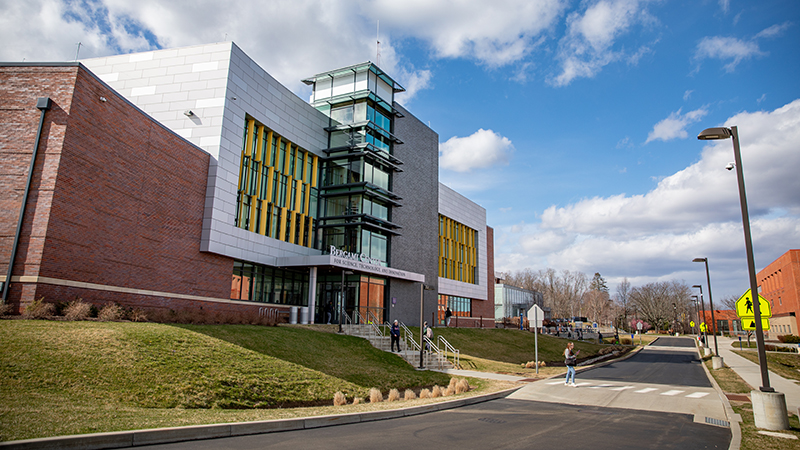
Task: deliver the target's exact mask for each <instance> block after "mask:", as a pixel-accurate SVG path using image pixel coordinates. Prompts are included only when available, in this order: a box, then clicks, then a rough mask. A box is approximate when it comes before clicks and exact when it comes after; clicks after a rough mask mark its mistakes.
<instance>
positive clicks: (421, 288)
mask: <svg viewBox="0 0 800 450" xmlns="http://www.w3.org/2000/svg"><path fill="white" fill-rule="evenodd" d="M432 290H433V287H431V286H425V283H420V284H419V369H424V368H425V364H424V363H423V358H424V357H425V350H424V349H425V342H424V340H425V335H424V330H423V329H422V324H423V323H424V322H425V316H424V313H423V306H424V303H423V299H424V297H425V296H424V295H423V294H424V293H425V291H432ZM431 325H433V324H431Z"/></svg>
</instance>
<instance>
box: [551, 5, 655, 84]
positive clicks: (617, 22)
mask: <svg viewBox="0 0 800 450" xmlns="http://www.w3.org/2000/svg"><path fill="white" fill-rule="evenodd" d="M644 3H645V2H642V1H639V0H600V1H595V2H592V3H590V4H589V6H588V7H587V8H586V11H584V12H583V14H582V15H581V14H580V13H577V12H573V13H571V14H569V16H568V17H567V34H566V36H564V38H562V39H561V42H560V43H559V50H558V55H557V57H558V59H559V60H560V61H561V73H560V74H559V75H557V76H556V77H554V78H552V79H551V80H550V83H552V84H553V85H555V86H566V85H568V84H569V83H571V82H572V80H574V79H575V78H591V77H593V76H595V74H597V73H598V72H599V71H600V70H601V69H602V68H603V67H605V66H606V65H608V64H610V63H612V62H614V61H618V60H620V59H623V58H627V60H628V62H629V63H631V64H635V63H636V62H637V61H638V60H639V58H641V56H642V55H644V54H647V53H649V52H650V51H651V50H650V49H649V48H648V47H647V46H642V47H640V48H639V49H638V50H636V51H635V52H633V53H632V54H630V55H627V56H626V54H625V53H624V52H623V51H622V50H619V51H618V50H614V44H615V42H616V40H617V39H619V38H620V37H621V36H623V35H625V34H627V33H628V32H629V31H630V29H631V27H632V26H634V25H636V24H651V23H653V22H654V19H653V18H652V17H651V16H650V15H649V14H648V13H647V11H646V10H645V9H644V8H643V6H642V5H643V4H644Z"/></svg>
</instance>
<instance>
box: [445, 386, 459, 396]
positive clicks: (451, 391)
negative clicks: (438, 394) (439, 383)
mask: <svg viewBox="0 0 800 450" xmlns="http://www.w3.org/2000/svg"><path fill="white" fill-rule="evenodd" d="M455 393H456V390H455V388H454V387H452V386H447V389H445V390H444V392H442V397H450V396H451V395H453V394H455Z"/></svg>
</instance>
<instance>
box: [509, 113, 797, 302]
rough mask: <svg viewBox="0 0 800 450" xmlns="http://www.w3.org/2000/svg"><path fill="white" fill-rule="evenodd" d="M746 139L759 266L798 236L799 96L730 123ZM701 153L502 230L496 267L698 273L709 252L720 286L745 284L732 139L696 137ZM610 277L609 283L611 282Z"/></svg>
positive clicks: (673, 275) (658, 276) (660, 275)
mask: <svg viewBox="0 0 800 450" xmlns="http://www.w3.org/2000/svg"><path fill="white" fill-rule="evenodd" d="M724 125H725V126H727V127H731V126H737V127H738V132H739V137H740V141H741V153H742V160H743V161H742V164H743V169H744V173H745V183H746V189H747V199H748V206H749V208H748V209H749V213H750V223H751V228H752V235H753V245H754V249H755V253H756V264H757V269H760V268H763V267H764V266H765V265H766V264H768V263H769V262H771V261H772V260H774V259H775V258H777V257H778V256H780V255H781V254H783V253H784V252H786V251H787V250H789V249H791V248H797V245H798V243H799V242H800V196H798V195H797V193H798V192H800V177H797V168H798V167H800V152H798V151H797V142H800V99H798V100H795V101H793V102H791V103H789V104H787V105H785V106H783V107H781V108H778V109H776V110H774V111H759V112H742V113H739V114H737V115H735V116H733V117H731V118H730V119H728V120H727V121H726V122H725V124H724ZM697 145H698V146H699V148H701V149H702V153H701V157H700V160H699V161H697V162H696V163H694V164H692V165H690V166H688V167H686V168H685V169H683V170H681V171H679V172H677V173H675V174H673V175H671V176H668V177H665V178H663V179H662V180H661V181H660V182H659V183H658V185H657V186H656V187H655V188H654V189H653V190H652V191H650V192H647V193H646V194H640V195H626V194H619V195H614V196H608V197H595V198H588V199H584V200H581V201H578V202H576V203H573V204H570V205H567V206H563V207H556V206H551V207H550V208H548V209H547V210H545V211H544V212H543V213H542V214H541V223H539V224H537V225H536V226H529V227H526V228H524V229H521V230H511V229H499V230H498V232H497V233H496V238H497V236H500V239H502V240H504V242H507V244H504V245H503V246H502V247H499V246H496V248H497V256H496V262H495V264H496V268H497V270H498V271H510V270H519V269H521V268H524V267H531V268H534V269H538V268H544V267H552V268H555V269H570V270H580V271H583V272H586V273H594V272H600V273H602V274H603V275H606V274H619V278H621V277H622V276H626V277H628V278H629V279H630V280H632V282H634V281H635V282H636V283H646V282H649V281H660V280H668V279H678V280H680V279H684V278H686V277H691V278H692V279H693V280H694V279H697V280H702V279H703V278H701V277H704V276H705V274H704V273H703V271H702V270H701V269H702V268H700V267H694V266H696V265H693V264H691V260H692V258H694V257H699V256H703V257H708V258H709V262H710V268H711V270H712V273H711V277H712V281H713V282H714V285H715V287H714V291H715V293H716V292H720V293H721V294H722V295H726V294H731V295H732V294H736V293H739V294H740V293H741V292H738V291H739V290H741V291H743V290H744V288H746V284H747V282H746V280H747V272H746V270H747V266H746V258H745V254H744V239H743V237H742V222H741V220H742V219H741V210H740V206H739V191H738V187H737V181H736V174H735V172H732V171H731V172H729V171H726V170H725V169H724V167H725V165H726V164H727V163H728V162H729V161H732V160H733V146H732V142H731V141H730V140H720V141H709V142H706V143H702V142H700V141H698V142H697ZM615 280H616V278H615V277H614V276H610V277H609V282H610V283H613V282H615Z"/></svg>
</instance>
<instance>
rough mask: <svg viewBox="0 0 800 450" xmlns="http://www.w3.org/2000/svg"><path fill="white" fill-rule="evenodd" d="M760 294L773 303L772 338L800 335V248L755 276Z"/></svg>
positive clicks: (771, 304) (781, 257)
mask: <svg viewBox="0 0 800 450" xmlns="http://www.w3.org/2000/svg"><path fill="white" fill-rule="evenodd" d="M756 279H757V280H758V287H759V289H760V295H761V296H762V297H764V299H765V300H767V301H768V302H769V303H770V308H771V309H772V317H771V318H770V319H769V327H770V330H769V331H770V334H771V335H773V336H780V335H787V334H793V335H795V336H800V322H799V321H798V316H800V249H794V250H789V251H787V252H786V253H784V254H783V255H781V256H780V257H778V259H776V260H775V261H773V262H771V263H770V264H769V265H767V267H765V268H764V269H763V270H761V271H760V272H758V274H757V275H756Z"/></svg>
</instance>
